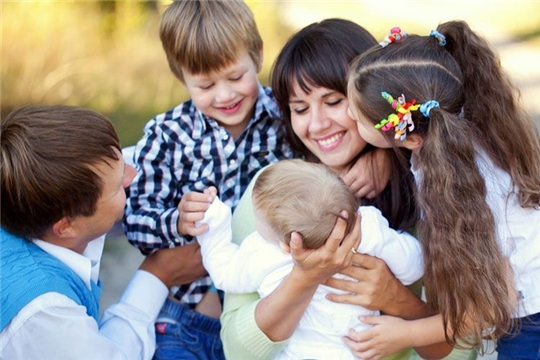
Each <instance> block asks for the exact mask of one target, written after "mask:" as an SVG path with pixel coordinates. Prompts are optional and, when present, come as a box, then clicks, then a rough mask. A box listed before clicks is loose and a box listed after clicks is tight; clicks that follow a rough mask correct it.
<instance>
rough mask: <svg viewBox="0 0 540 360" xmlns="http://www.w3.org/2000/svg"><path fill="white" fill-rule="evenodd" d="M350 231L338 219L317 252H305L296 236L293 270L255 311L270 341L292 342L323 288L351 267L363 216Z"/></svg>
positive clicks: (293, 238) (307, 250) (358, 241)
mask: <svg viewBox="0 0 540 360" xmlns="http://www.w3.org/2000/svg"><path fill="white" fill-rule="evenodd" d="M346 227H347V226H346V222H345V220H343V219H341V218H340V219H338V220H337V222H336V225H335V226H334V229H333V230H332V233H331V234H330V237H329V238H328V240H327V241H326V243H325V244H324V245H323V246H322V247H320V248H319V249H316V250H309V249H304V248H303V245H302V237H301V236H300V235H299V234H292V236H291V243H290V251H291V255H292V257H293V259H294V266H293V269H292V270H291V272H290V273H289V275H287V277H285V279H283V281H282V282H281V283H280V284H279V286H278V287H277V288H276V290H274V291H273V292H272V293H271V294H270V295H268V296H267V297H265V298H263V299H262V300H261V301H259V303H258V304H257V306H256V308H255V321H256V323H257V326H258V327H259V329H261V331H262V332H264V333H265V335H266V336H267V337H268V338H269V339H270V340H272V341H274V342H277V341H283V340H286V339H288V338H289V337H290V336H291V335H292V334H293V332H294V330H295V329H296V327H297V326H298V322H299V321H300V318H301V317H302V315H303V314H304V311H305V310H306V307H307V306H308V305H309V302H310V301H311V298H312V297H313V294H314V293H315V291H316V290H317V287H318V286H319V284H320V283H321V282H323V281H324V280H325V279H326V278H328V277H330V276H332V275H334V274H335V273H336V272H338V271H340V270H342V269H343V268H345V267H346V266H348V265H349V264H350V263H351V260H352V256H353V252H352V251H351V249H352V248H355V249H357V248H358V245H359V244H360V216H359V215H358V216H357V217H356V221H355V225H354V227H353V229H352V230H351V232H350V233H349V235H347V236H345V229H346Z"/></svg>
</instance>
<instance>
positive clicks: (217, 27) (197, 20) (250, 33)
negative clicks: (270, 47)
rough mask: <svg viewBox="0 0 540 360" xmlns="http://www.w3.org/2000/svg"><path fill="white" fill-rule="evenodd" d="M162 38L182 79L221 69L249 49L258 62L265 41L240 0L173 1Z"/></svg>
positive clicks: (250, 14) (165, 14) (176, 74)
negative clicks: (184, 71)
mask: <svg viewBox="0 0 540 360" xmlns="http://www.w3.org/2000/svg"><path fill="white" fill-rule="evenodd" d="M159 31H160V38H161V43H162V45H163V49H164V50H165V54H166V55H167V60H168V62H169V67H170V68H171V70H172V72H173V73H174V75H175V76H176V77H177V78H178V79H179V80H180V81H182V82H184V76H183V74H182V68H185V69H187V70H188V71H189V72H190V73H193V74H197V75H198V74H207V73H210V72H213V71H219V70H221V69H223V68H225V67H227V66H230V65H231V64H233V63H235V62H236V61H238V56H239V54H240V52H241V51H247V52H248V54H249V56H250V57H251V59H252V60H253V62H254V63H255V64H256V65H259V64H260V62H261V58H260V51H261V50H262V46H263V42H262V39H261V36H260V34H259V30H258V29H257V25H256V23H255V18H254V16H253V13H252V12H251V10H250V9H249V7H248V6H247V5H246V3H244V2H243V1H241V0H227V1H215V0H182V1H174V2H173V3H172V4H171V5H169V7H168V8H167V9H166V10H165V12H164V13H163V16H162V17H161V25H160V30H159Z"/></svg>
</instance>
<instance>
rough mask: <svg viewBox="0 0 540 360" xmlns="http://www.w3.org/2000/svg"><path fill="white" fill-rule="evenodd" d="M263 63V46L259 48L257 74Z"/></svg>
mask: <svg viewBox="0 0 540 360" xmlns="http://www.w3.org/2000/svg"><path fill="white" fill-rule="evenodd" d="M263 63H264V51H263V46H262V45H261V48H260V49H259V63H258V64H257V74H258V73H260V72H261V70H262V67H263Z"/></svg>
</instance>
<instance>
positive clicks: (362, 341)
mask: <svg viewBox="0 0 540 360" xmlns="http://www.w3.org/2000/svg"><path fill="white" fill-rule="evenodd" d="M360 320H361V321H362V322H363V323H365V324H370V325H374V326H373V327H372V328H370V329H368V330H365V331H362V332H356V331H354V330H353V329H351V330H350V331H349V334H348V336H347V337H345V338H344V341H345V343H346V344H347V345H348V346H349V347H350V348H351V350H352V351H353V353H354V355H355V356H358V357H360V358H362V359H365V360H373V359H380V358H382V357H384V356H387V355H390V354H392V353H394V352H396V351H399V350H401V349H405V348H408V347H414V348H415V350H416V351H417V352H418V354H419V355H420V357H421V358H423V359H440V358H443V357H445V356H446V355H448V354H449V353H450V351H451V350H452V348H451V347H450V345H448V344H446V342H445V340H444V339H445V337H444V329H443V324H442V318H441V316H440V315H434V316H430V317H426V318H423V319H418V320H403V319H401V318H398V317H394V316H385V315H383V316H361V317H360ZM429 344H436V345H429ZM444 344H446V346H443V345H444Z"/></svg>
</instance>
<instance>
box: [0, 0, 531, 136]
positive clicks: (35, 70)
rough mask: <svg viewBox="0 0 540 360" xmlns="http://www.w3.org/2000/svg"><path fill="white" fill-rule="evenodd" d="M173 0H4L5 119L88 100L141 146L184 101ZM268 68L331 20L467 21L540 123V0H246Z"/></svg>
mask: <svg viewBox="0 0 540 360" xmlns="http://www.w3.org/2000/svg"><path fill="white" fill-rule="evenodd" d="M168 3H170V1H120V0H119V1H9V0H1V24H2V25H1V30H2V33H1V34H2V35H1V36H2V38H1V82H2V84H1V115H2V116H5V115H6V114H7V113H8V112H9V111H11V110H12V109H14V108H16V107H18V106H21V105H24V104H68V105H79V106H86V107H90V108H92V109H95V110H98V111H100V112H102V113H104V114H105V115H107V116H108V117H109V118H111V120H112V121H113V122H114V123H115V126H116V128H117V130H118V132H119V134H120V137H121V141H122V144H123V145H124V146H128V145H132V144H134V143H135V142H136V141H137V140H138V139H139V138H140V136H141V134H142V127H143V126H144V124H145V123H146V122H147V121H148V120H149V119H150V118H151V117H152V116H153V115H155V114H157V113H161V112H163V111H165V110H167V109H169V108H171V107H172V106H174V105H176V104H178V103H180V102H182V101H184V100H185V99H186V97H187V94H186V92H185V91H184V89H183V87H182V85H181V84H180V82H179V81H178V80H176V79H175V78H174V76H173V75H172V73H171V72H170V70H169V68H168V65H167V62H166V59H165V55H164V53H163V50H162V48H161V44H160V41H159V35H158V27H159V18H160V14H161V13H162V12H163V10H164V9H165V6H166V5H167V4H168ZM247 3H248V5H249V6H250V8H251V9H252V10H253V12H254V14H255V18H256V20H257V24H258V27H259V29H260V32H261V35H262V37H263V39H264V43H265V66H264V69H263V71H262V72H261V74H260V80H261V82H262V83H263V84H267V83H268V73H269V70H270V67H271V65H272V63H273V61H274V59H275V57H276V55H277V53H278V52H279V50H280V48H281V46H282V45H283V44H284V43H285V41H286V40H287V38H288V37H289V36H290V35H291V34H292V33H293V32H294V31H296V30H298V29H300V28H301V27H303V26H305V25H307V24H309V23H312V22H315V21H320V20H322V19H324V18H328V17H341V18H347V19H350V20H353V21H356V22H358V23H359V24H361V25H363V26H364V27H366V28H367V29H368V30H369V31H371V32H372V33H373V34H374V35H375V37H376V38H378V39H382V38H384V36H385V35H386V33H387V32H388V30H389V29H390V28H391V27H394V26H400V27H401V28H402V29H404V30H406V31H408V32H417V33H428V32H429V31H430V30H431V29H433V28H435V27H436V26H437V24H438V23H439V22H441V21H445V20H450V19H464V20H466V21H468V22H469V23H470V24H471V25H472V26H473V28H475V29H476V30H478V31H480V32H481V33H482V34H484V35H485V36H486V37H487V38H488V39H489V40H490V41H491V43H492V44H493V45H494V47H495V48H496V49H497V50H498V51H499V53H500V55H501V58H502V63H503V65H504V66H505V67H506V68H507V69H508V71H509V72H510V73H511V74H512V76H513V77H514V78H515V80H516V82H517V83H518V84H519V85H520V87H521V89H522V94H523V100H524V104H525V105H526V107H527V108H528V109H529V110H530V112H531V114H532V115H533V116H534V117H535V118H536V119H540V116H539V114H540V104H539V101H538V100H537V99H538V98H539V97H540V0H537V1H474V0H470V1H428V0H425V1H406V0H403V1H375V0H373V1H247Z"/></svg>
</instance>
